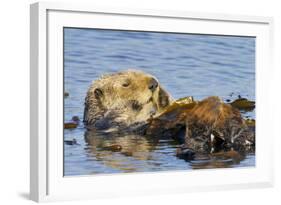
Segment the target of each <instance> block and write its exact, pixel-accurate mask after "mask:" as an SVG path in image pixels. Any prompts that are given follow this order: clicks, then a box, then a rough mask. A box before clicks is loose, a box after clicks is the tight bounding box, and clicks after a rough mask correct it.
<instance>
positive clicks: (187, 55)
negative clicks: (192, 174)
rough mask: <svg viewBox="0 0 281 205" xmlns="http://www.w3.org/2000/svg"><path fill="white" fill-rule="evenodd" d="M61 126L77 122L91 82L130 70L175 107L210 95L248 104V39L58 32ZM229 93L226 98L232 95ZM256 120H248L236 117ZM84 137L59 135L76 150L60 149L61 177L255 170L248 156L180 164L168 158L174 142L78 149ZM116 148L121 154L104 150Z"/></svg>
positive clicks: (94, 143)
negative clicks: (152, 81)
mask: <svg viewBox="0 0 281 205" xmlns="http://www.w3.org/2000/svg"><path fill="white" fill-rule="evenodd" d="M64 58H65V59H64V82H65V90H66V91H68V92H69V93H70V95H69V97H67V98H65V102H64V103H65V104H64V112H65V114H64V115H65V116H64V117H65V120H66V121H67V120H70V119H71V118H72V116H74V115H76V116H79V117H80V119H83V109H84V98H85V95H86V91H87V89H88V87H89V85H90V84H91V82H92V81H93V80H95V79H97V78H98V77H99V76H101V75H102V74H104V73H112V72H117V71H120V70H124V69H128V68H137V69H140V70H143V71H145V72H147V73H150V74H152V75H154V76H156V77H157V79H158V80H159V82H160V83H161V84H162V85H163V86H164V87H165V89H166V90H167V91H168V92H169V93H171V94H172V96H173V97H174V98H175V99H178V98H181V97H185V96H194V98H195V99H196V100H200V99H203V98H204V97H207V96H211V95H217V96H220V97H222V98H223V99H224V100H226V99H234V98H235V97H237V95H239V94H240V95H242V97H246V98H248V99H250V100H255V38H252V37H233V36H214V35H191V34H171V33H169V34H168V33H152V32H127V31H112V30H96V29H73V28H65V30H64ZM233 92H234V95H232V97H231V96H230V95H231V93H233ZM243 114H244V116H245V117H250V118H255V112H248V113H243ZM85 131H86V130H85V129H84V127H83V123H80V124H79V126H78V128H76V129H70V130H69V129H67V130H65V131H64V138H65V139H66V140H71V139H73V138H75V139H76V140H77V142H78V144H79V145H72V146H71V145H65V146H64V174H65V175H66V176H69V175H89V174H100V173H103V174H104V173H124V172H142V171H168V170H188V169H197V168H218V167H247V166H254V165H255V155H254V153H250V154H249V153H248V154H246V155H243V157H242V158H239V160H233V159H230V160H229V159H225V160H213V159H212V160H210V159H201V160H200V159H199V160H196V161H191V162H186V161H184V160H182V159H179V158H177V157H176V156H175V150H176V147H177V146H178V144H176V143H175V142H174V141H173V140H169V139H167V140H160V141H155V140H153V139H147V138H145V137H141V136H135V135H127V136H115V137H107V136H102V135H97V134H93V133H90V134H89V133H86V134H87V135H88V134H89V135H94V136H92V138H91V139H92V140H91V141H90V142H89V141H87V142H86V141H85ZM114 143H116V144H118V143H119V144H120V145H122V147H123V149H122V152H111V151H108V150H103V149H102V147H104V146H106V145H110V144H114Z"/></svg>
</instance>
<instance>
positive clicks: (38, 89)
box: [30, 2, 273, 202]
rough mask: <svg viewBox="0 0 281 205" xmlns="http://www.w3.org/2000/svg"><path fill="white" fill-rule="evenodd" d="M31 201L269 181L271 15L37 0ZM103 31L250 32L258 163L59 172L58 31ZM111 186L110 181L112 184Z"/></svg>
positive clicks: (33, 25) (60, 87) (33, 35)
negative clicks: (68, 174)
mask: <svg viewBox="0 0 281 205" xmlns="http://www.w3.org/2000/svg"><path fill="white" fill-rule="evenodd" d="M30 14H31V15H30V56H31V58H30V65H31V68H30V69H31V72H30V73H31V74H30V75H31V76H30V77H31V84H30V92H31V96H30V102H31V103H30V108H31V109H30V110H31V113H30V116H31V127H30V131H31V134H30V198H31V199H32V200H34V201H37V202H39V201H53V200H71V199H83V198H85V199H94V198H102V197H114V196H130V195H142V194H157V193H161V194H163V193H175V192H177V193H180V192H188V191H204V190H222V189H235V188H251V187H269V186H273V160H272V156H273V153H272V150H273V133H272V131H271V129H267V128H269V126H270V122H271V119H272V115H271V114H272V113H270V112H269V111H268V109H267V108H268V107H270V100H271V99H270V96H269V94H268V93H269V90H270V88H271V87H270V86H271V84H270V79H271V77H272V72H271V71H272V69H273V68H272V64H271V63H272V44H273V42H272V41H273V38H272V35H273V32H272V28H273V19H272V18H270V17H258V16H240V15H239V16H238V15H237V16H236V15H225V14H212V13H196V12H183V11H157V10H140V9H125V8H97V7H95V5H85V4H71V3H46V2H42V3H41V2H40V3H35V4H32V5H31V12H30ZM64 26H69V27H85V28H109V29H126V30H144V31H173V32H175V31H176V32H189V33H201V34H202V33H207V34H219V35H245V36H256V37H257V42H256V104H257V110H256V119H257V124H256V133H257V134H256V135H257V136H256V141H257V143H256V144H257V146H256V166H255V167H251V168H240V169H212V170H196V171H174V172H155V173H133V174H113V175H97V176H77V177H63V172H62V169H63V168H62V166H63V164H62V163H63V152H62V147H63V132H62V130H63V123H61V122H63V121H62V117H63V116H62V109H63V108H62V106H63V96H62V93H63V81H62V79H63V78H62V71H63V70H62V68H63V64H62V55H63V54H62V47H63V45H62V28H63V27H64ZM112 185H113V186H112Z"/></svg>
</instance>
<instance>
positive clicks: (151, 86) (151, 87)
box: [148, 78, 158, 92]
mask: <svg viewBox="0 0 281 205" xmlns="http://www.w3.org/2000/svg"><path fill="white" fill-rule="evenodd" d="M157 87H158V82H157V80H155V79H154V78H151V80H150V82H149V84H148V88H149V90H151V91H152V92H153V91H155V90H156V88H157Z"/></svg>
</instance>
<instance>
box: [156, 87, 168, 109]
mask: <svg viewBox="0 0 281 205" xmlns="http://www.w3.org/2000/svg"><path fill="white" fill-rule="evenodd" d="M158 101H159V105H160V106H161V107H162V108H164V107H166V106H168V105H170V104H171V97H170V94H169V93H168V92H167V91H166V90H164V89H163V88H162V87H161V86H160V87H159V95H158Z"/></svg>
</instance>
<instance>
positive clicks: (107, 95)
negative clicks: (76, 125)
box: [83, 70, 173, 130]
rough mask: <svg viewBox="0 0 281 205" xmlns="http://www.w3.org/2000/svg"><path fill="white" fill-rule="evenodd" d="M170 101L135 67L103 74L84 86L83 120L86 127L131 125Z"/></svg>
mask: <svg viewBox="0 0 281 205" xmlns="http://www.w3.org/2000/svg"><path fill="white" fill-rule="evenodd" d="M172 101H173V98H172V97H171V96H170V94H169V93H168V92H167V91H166V90H165V89H164V88H163V86H162V85H160V84H159V82H158V80H157V79H156V78H155V77H154V76H152V75H149V74H147V73H144V72H142V71H139V70H126V71H121V72H118V73H113V74H107V75H104V76H102V77H101V78H100V79H98V80H96V81H94V82H93V83H92V84H91V86H90V88H89V89H88V92H87V95H86V98H85V108H84V120H83V121H84V123H85V125H86V127H87V128H89V129H97V130H107V129H110V128H114V129H118V128H119V129H122V130H124V129H128V128H133V127H134V126H137V125H139V124H142V123H145V122H146V120H147V119H149V118H150V117H152V116H155V115H157V114H159V113H160V112H161V111H162V110H163V109H164V108H165V107H167V106H169V105H170V104H171V102H172Z"/></svg>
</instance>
